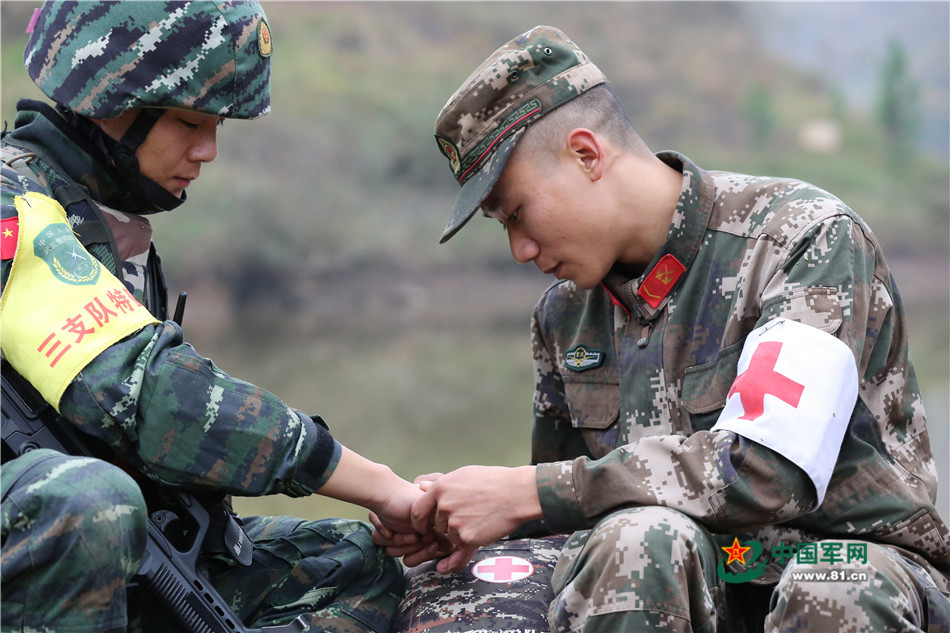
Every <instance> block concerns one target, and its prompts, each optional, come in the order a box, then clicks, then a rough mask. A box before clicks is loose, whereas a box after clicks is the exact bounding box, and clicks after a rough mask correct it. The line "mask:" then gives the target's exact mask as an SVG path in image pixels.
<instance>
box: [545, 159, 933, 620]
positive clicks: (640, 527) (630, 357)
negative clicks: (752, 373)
mask: <svg viewBox="0 0 950 633" xmlns="http://www.w3.org/2000/svg"><path fill="white" fill-rule="evenodd" d="M660 157H661V158H662V159H663V160H664V161H665V162H666V163H668V164H669V165H671V166H673V167H674V168H676V169H677V170H680V171H682V173H683V190H682V194H681V196H680V199H679V203H678V205H677V208H676V211H675V215H674V218H673V223H672V225H671V227H670V231H669V234H668V238H667V242H666V244H664V246H663V248H661V250H660V252H659V253H658V254H657V256H656V259H655V260H654V262H653V264H651V265H650V266H648V267H647V268H646V270H645V272H644V273H643V275H642V276H641V277H639V278H637V279H628V278H625V277H623V276H622V275H620V274H617V273H612V274H611V275H609V276H608V277H607V278H606V279H605V280H604V282H603V284H602V285H601V286H599V287H597V288H595V289H593V290H590V291H581V290H579V289H577V288H576V287H575V286H574V285H573V283H571V282H562V283H557V284H555V285H553V286H552V287H551V288H550V289H549V290H548V291H547V292H546V293H545V294H544V296H543V297H542V298H541V300H540V301H539V303H538V305H537V307H536V310H535V315H534V319H533V336H532V341H533V348H534V362H535V375H536V377H537V383H536V391H535V427H534V433H533V441H532V447H533V453H532V459H533V461H534V462H535V463H538V464H540V466H539V469H538V491H539V495H540V499H541V504H542V507H543V510H544V516H545V520H546V522H547V524H548V526H549V527H551V528H552V529H555V530H557V531H574V530H581V531H579V532H575V533H574V535H573V536H572V538H571V540H570V541H569V543H568V545H567V546H566V547H565V549H564V553H563V556H562V560H561V561H560V563H559V567H558V571H557V573H556V575H557V577H556V578H555V590H556V591H558V592H559V593H560V595H559V597H558V599H557V601H555V603H554V604H553V605H552V612H551V618H552V622H553V623H555V624H556V629H557V630H565V631H566V630H577V627H578V623H579V622H581V623H582V622H583V620H584V619H585V618H591V620H589V621H588V622H587V628H585V629H584V630H585V631H587V630H605V631H607V630H610V631H616V630H646V629H639V628H637V626H648V625H652V626H656V627H660V628H662V630H690V627H692V630H701V631H713V630H716V629H715V624H716V623H715V617H716V611H715V610H714V607H715V606H717V605H718V609H719V613H718V617H720V618H721V619H722V620H723V621H722V622H720V626H719V630H729V631H732V630H735V621H736V620H737V619H741V618H742V617H743V615H744V614H745V613H748V612H750V611H753V610H755V609H756V608H757V607H758V609H759V610H761V609H762V608H763V605H755V604H751V603H749V602H748V601H747V599H743V601H741V602H740V601H732V602H730V603H729V604H726V603H724V602H723V600H722V596H723V593H724V586H725V583H723V582H722V580H720V579H719V578H717V574H716V570H717V568H716V563H715V562H714V561H715V560H716V558H715V557H716V556H720V557H721V556H722V555H723V554H722V551H721V550H720V549H719V548H720V547H722V546H729V545H731V544H732V543H733V539H734V538H736V537H737V538H738V539H739V541H740V542H743V543H747V542H748V541H756V542H758V543H760V544H762V546H763V551H764V552H765V555H763V556H762V557H760V558H759V559H758V560H756V561H746V562H747V564H748V565H750V566H751V565H752V564H753V563H756V564H758V563H762V562H767V563H768V566H767V569H766V570H765V572H764V573H763V574H762V575H761V576H759V577H757V578H756V579H755V580H754V582H756V583H762V584H775V583H776V582H779V588H780V591H779V592H778V594H777V595H778V599H777V602H776V604H775V607H774V609H775V611H776V613H775V614H773V617H774V618H775V620H774V621H770V623H769V624H770V625H771V624H773V623H775V624H777V621H778V619H779V618H780V617H781V614H782V610H783V608H784V607H785V606H786V603H787V602H788V601H798V603H799V604H796V605H795V607H796V608H801V604H800V603H802V601H804V602H805V603H807V602H808V601H811V604H812V605H813V606H814V607H815V608H819V607H823V608H824V609H825V611H823V613H825V614H826V616H825V617H826V618H827V619H825V620H822V621H820V623H819V624H818V627H819V628H817V629H815V628H809V629H801V630H828V631H851V630H854V631H860V630H873V631H878V630H891V629H890V628H884V627H885V622H884V621H882V620H878V619H875V618H878V617H880V610H879V609H876V608H875V607H876V606H879V605H878V604H877V603H879V601H887V600H891V599H893V598H894V595H893V594H892V593H891V592H890V591H889V587H890V584H889V581H885V580H882V579H881V578H880V577H878V576H875V575H874V574H872V578H871V579H870V580H869V581H868V582H865V583H863V584H861V585H857V586H855V587H846V585H847V583H843V582H822V583H818V582H813V583H794V582H792V580H791V575H790V573H789V571H790V570H792V569H796V570H798V569H801V568H802V565H801V564H789V565H788V567H787V569H785V573H784V574H783V573H782V572H783V566H782V565H781V564H779V563H777V562H776V561H775V560H774V559H770V557H769V556H768V553H769V552H772V551H773V549H772V548H773V547H777V546H781V545H791V546H794V545H797V544H800V543H804V542H821V541H826V540H829V539H830V540H839V541H840V540H860V541H867V542H870V543H875V544H879V545H874V546H872V547H871V548H869V549H871V550H872V552H873V556H871V555H869V558H873V559H874V562H873V563H871V562H870V561H869V563H868V564H869V568H871V569H875V570H877V569H881V568H886V569H891V568H896V569H899V570H901V571H900V572H898V573H901V574H904V575H907V576H908V577H909V578H910V580H908V581H907V582H908V583H910V584H911V585H912V586H913V588H914V591H915V592H918V593H919V594H920V595H921V598H922V599H921V605H922V606H918V607H917V611H916V614H917V615H920V614H921V613H923V614H925V616H928V617H929V618H930V619H929V621H928V620H920V621H919V626H920V627H922V628H923V627H926V626H927V625H928V622H929V628H926V629H924V630H930V631H940V630H947V628H946V627H947V626H948V624H950V619H948V618H950V609H948V606H947V602H946V599H945V598H941V597H940V595H939V593H938V591H937V590H939V591H942V592H945V593H946V592H948V591H950V581H948V578H947V575H946V574H947V572H948V571H950V540H948V532H947V528H946V526H945V525H944V522H943V521H942V520H941V518H940V517H939V516H938V515H937V512H936V509H935V508H934V501H935V498H936V488H937V481H936V474H935V471H936V469H935V465H934V461H933V457H932V455H931V452H930V445H929V439H928V435H927V430H926V427H925V421H924V411H923V405H922V402H921V399H920V393H919V390H918V387H917V380H916V377H915V375H914V370H913V365H912V363H911V361H910V359H909V357H908V353H907V331H906V324H905V322H904V313H903V308H902V306H901V302H900V296H899V295H898V293H897V289H896V286H895V284H894V280H893V278H892V277H891V274H890V272H889V270H888V268H887V265H886V263H885V261H884V258H883V256H882V254H881V249H880V246H879V245H878V244H877V242H876V240H875V238H874V236H873V234H872V233H871V231H870V230H869V229H868V228H867V226H866V225H865V224H864V223H863V222H862V221H861V220H860V218H858V217H857V216H856V215H855V214H854V213H853V212H852V211H851V210H850V209H849V208H848V207H847V206H845V205H844V204H843V203H842V202H841V201H840V200H838V199H836V198H834V197H833V196H831V195H830V194H828V193H826V192H824V191H821V190H819V189H817V188H815V187H813V186H810V185H808V184H805V183H802V182H797V181H793V180H779V179H772V178H757V177H752V176H745V175H740V174H732V173H725V172H705V171H703V170H701V169H699V168H698V167H696V166H695V165H694V164H693V163H691V162H690V161H689V160H688V159H686V158H685V157H683V156H681V155H679V154H675V153H664V154H660ZM667 255H672V256H673V257H675V258H676V260H677V261H679V262H681V263H682V264H683V265H684V266H685V270H684V271H683V272H682V273H681V277H680V278H679V279H678V282H673V283H674V285H672V286H671V287H670V288H666V289H664V290H665V291H666V292H668V294H666V295H665V296H664V298H663V300H662V301H661V302H660V303H659V304H658V305H656V306H653V305H651V304H650V302H648V299H649V294H648V293H646V292H643V291H642V289H643V288H644V286H645V285H646V286H647V287H649V286H648V284H649V283H651V282H650V279H651V277H653V276H654V275H656V274H657V273H658V269H662V264H660V262H661V260H662V259H663V258H664V257H666V256H667ZM666 261H670V260H666ZM778 318H786V319H791V320H794V321H798V322H801V323H804V324H808V325H811V326H813V327H815V328H818V329H822V330H826V331H828V332H830V333H833V334H834V335H835V336H836V337H837V338H838V339H839V340H841V341H844V342H845V343H847V345H848V347H849V348H850V349H851V351H852V353H853V354H854V357H855V359H856V362H857V365H858V367H859V373H860V377H861V379H860V395H859V398H858V402H857V404H856V405H855V407H854V411H853V414H852V415H851V420H850V423H849V424H848V427H847V433H846V434H845V437H844V440H843V442H842V444H841V449H840V453H839V455H838V460H837V463H836V465H835V467H834V473H833V476H832V478H831V481H830V483H829V484H828V487H827V492H826V494H825V496H824V500H823V501H822V503H821V505H820V506H819V507H817V508H816V507H815V505H816V493H815V488H814V487H813V485H812V483H811V482H810V481H809V479H808V477H807V475H806V474H805V472H804V471H802V470H801V469H800V468H798V467H797V466H796V465H795V464H793V463H792V462H791V461H789V460H788V459H785V458H783V457H782V456H781V455H779V454H777V453H776V452H775V451H773V450H770V449H769V448H766V447H764V446H762V445H760V444H758V443H756V442H753V441H749V440H747V439H745V438H744V437H741V436H739V435H736V434H735V433H732V432H729V431H725V430H714V429H713V426H714V425H715V424H716V422H717V421H718V419H719V417H720V414H721V412H722V410H723V407H724V405H725V403H726V400H727V396H728V395H729V392H730V389H731V387H732V385H733V384H734V382H735V380H736V374H737V362H738V358H739V352H740V351H741V349H742V347H743V342H744V340H745V338H746V337H747V336H748V335H749V333H750V332H751V331H752V330H754V329H755V328H756V327H758V326H760V325H762V324H765V323H768V322H770V321H773V320H775V319H778ZM579 346H580V347H583V349H585V350H587V351H586V355H587V356H588V357H590V356H591V355H592V354H600V355H601V356H600V357H599V358H598V361H597V362H598V363H599V364H597V365H596V366H594V367H589V368H583V367H578V362H577V360H576V359H577V355H576V353H573V352H574V350H577V349H578V347H579ZM569 363H570V365H573V367H572V366H570V365H569ZM564 460H571V461H564ZM624 508H629V509H624ZM878 547H880V551H877V548H878ZM603 550H606V553H605V552H604V551H603ZM671 552H672V553H673V554H672V556H671V555H670V554H671ZM733 565H734V566H736V567H734V568H732V569H734V570H735V571H745V570H744V569H743V568H742V567H740V566H738V565H739V564H738V562H734V563H733ZM805 567H806V568H807V566H805ZM817 567H828V565H817ZM843 568H844V567H843ZM726 573H730V572H726ZM657 574H660V575H661V576H662V575H664V574H671V577H670V579H669V580H668V581H667V582H655V579H656V578H657ZM671 583H673V584H680V585H685V586H687V587H690V590H689V591H688V592H684V593H683V594H682V595H672V594H670V593H668V587H669V586H671ZM734 589H736V592H737V593H738V594H739V595H742V591H741V590H742V587H734ZM751 591H752V590H750V592H751ZM832 591H834V592H836V593H831V592H832ZM591 592H594V595H591ZM803 592H804V594H803ZM808 592H813V594H809V593H808ZM928 592H930V596H929V600H928V599H926V598H927V593H928ZM803 595H804V597H803ZM764 599H765V600H766V601H767V600H768V594H765V598H764ZM854 605H856V606H857V609H854V608H849V607H852V606H854ZM928 608H929V609H931V610H932V612H931V613H929V614H927V609H928ZM724 609H725V610H724ZM845 609H847V611H844V610H845ZM921 609H922V611H921ZM845 612H846V613H847V614H848V615H849V616H850V617H855V614H863V615H864V616H865V617H866V618H867V619H866V620H864V621H863V622H861V621H855V622H853V623H850V624H849V623H845V622H842V620H841V618H842V613H845ZM893 612H894V613H896V614H897V615H899V616H900V617H905V616H906V617H908V618H909V619H912V618H913V617H914V613H915V611H914V609H912V608H908V609H907V613H903V612H901V610H900V609H899V608H895V609H894V611H893ZM594 616H596V617H594ZM601 620H602V621H601ZM730 620H732V624H731V625H730V624H729V621H730ZM886 624H891V623H886ZM786 626H787V625H786ZM810 626H812V627H815V626H816V623H815V621H811V624H810ZM862 626H863V627H865V628H862ZM849 627H853V628H849ZM767 630H772V629H769V628H768V627H767ZM782 630H789V631H793V630H799V629H797V628H795V627H794V626H792V627H791V628H788V629H784V628H783V629H782ZM907 630H916V629H913V628H909V629H907Z"/></svg>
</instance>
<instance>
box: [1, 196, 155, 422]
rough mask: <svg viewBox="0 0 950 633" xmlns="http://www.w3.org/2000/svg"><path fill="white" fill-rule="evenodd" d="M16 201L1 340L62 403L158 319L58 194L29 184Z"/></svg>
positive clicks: (8, 237)
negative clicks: (76, 225) (85, 242)
mask: <svg viewBox="0 0 950 633" xmlns="http://www.w3.org/2000/svg"><path fill="white" fill-rule="evenodd" d="M14 204H15V205H16V209H17V218H16V222H8V220H4V221H3V227H2V229H3V233H2V237H0V257H2V258H3V259H4V260H6V259H12V260H13V263H12V266H11V268H10V275H9V278H8V279H7V283H6V285H5V286H4V289H3V297H2V298H0V312H2V318H3V327H2V328H0V348H2V350H3V356H4V358H6V359H7V360H8V361H9V362H10V364H11V365H13V367H14V369H16V370H17V371H18V372H20V373H21V374H22V375H23V376H24V377H25V378H26V379H27V380H29V381H30V383H31V384H32V385H33V386H34V387H36V390H37V391H39V392H40V394H42V396H43V398H44V399H45V400H46V401H47V402H49V403H50V404H52V405H53V407H54V408H56V409H57V410H58V409H59V401H60V399H61V398H62V396H63V392H64V391H65V390H66V387H67V386H68V385H69V383H70V382H71V381H72V379H73V378H74V377H75V376H76V375H77V374H78V373H79V372H80V371H82V369H83V367H85V366H86V365H87V364H88V363H89V362H90V361H91V360H92V359H93V358H95V357H96V356H98V355H99V354H100V353H102V351H103V350H104V349H106V348H107V347H109V346H110V345H112V344H113V343H115V342H117V341H119V340H121V339H122V338H124V337H126V336H128V335H129V334H132V333H133V332H136V331H138V330H139V329H141V328H142V327H143V326H145V325H148V324H150V323H158V321H157V320H156V319H155V317H153V316H152V315H151V314H149V312H148V310H146V309H145V308H144V307H143V306H142V304H140V303H139V302H138V301H136V300H135V298H134V297H133V296H132V295H131V294H130V293H129V291H128V290H127V289H126V287H125V285H123V283H122V282H121V281H119V279H117V278H116V277H115V276H114V275H113V274H112V273H110V272H109V271H108V270H107V269H106V268H104V267H103V266H102V264H100V263H99V261H98V260H96V259H95V258H94V257H93V256H92V255H91V254H90V253H89V252H88V251H86V249H85V248H83V246H82V244H80V242H79V240H78V239H76V236H75V235H74V234H73V231H72V228H71V227H70V226H69V222H67V220H66V212H65V211H64V210H63V207H62V206H60V204H59V203H58V202H56V200H54V199H52V198H50V197H48V196H45V195H43V194H40V193H35V192H29V193H26V194H24V195H22V196H17V197H16V198H14ZM9 219H10V220H12V219H13V218H9Z"/></svg>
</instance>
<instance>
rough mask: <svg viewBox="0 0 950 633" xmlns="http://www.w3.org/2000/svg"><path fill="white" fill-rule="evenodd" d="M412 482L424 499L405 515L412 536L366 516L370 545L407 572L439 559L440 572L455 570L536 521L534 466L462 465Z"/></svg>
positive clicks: (401, 522) (539, 508)
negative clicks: (484, 548) (370, 527)
mask: <svg viewBox="0 0 950 633" xmlns="http://www.w3.org/2000/svg"><path fill="white" fill-rule="evenodd" d="M415 483H416V485H417V486H419V489H420V490H421V491H422V493H423V494H421V495H420V496H419V497H418V498H417V499H416V500H415V501H414V502H413V504H412V507H411V509H410V511H409V523H410V524H411V526H412V531H402V530H401V529H400V528H398V527H396V528H394V529H391V528H392V527H393V526H394V525H397V524H398V525H405V523H404V522H403V521H397V522H393V521H381V520H380V517H379V516H377V515H376V514H372V513H371V514H370V521H371V522H372V523H373V525H374V526H375V528H376V530H375V531H374V532H373V541H374V542H375V543H376V544H377V545H379V546H381V547H385V548H386V551H387V553H389V555H390V556H394V557H402V558H403V562H404V563H405V564H406V565H408V566H410V567H412V566H415V565H419V564H421V563H424V562H426V561H428V560H433V559H437V558H438V559H441V560H439V563H438V564H437V565H436V569H437V570H438V571H439V572H440V573H443V574H447V573H451V572H455V571H460V570H462V569H464V568H465V566H466V565H467V564H468V563H469V561H470V560H471V559H472V556H474V554H475V552H476V551H478V548H479V547H480V546H482V545H488V544H490V543H493V542H495V541H497V540H498V539H500V538H502V537H504V536H507V535H508V534H510V533H511V532H512V531H514V530H515V529H516V528H517V527H518V526H519V525H521V524H522V523H523V522H525V521H527V520H530V519H535V518H540V517H541V504H540V502H539V500H538V493H537V485H536V483H535V468H534V466H520V467H517V468H506V467H502V466H465V467H463V468H459V469H458V470H455V471H452V472H450V473H448V474H444V475H443V474H442V473H431V474H428V475H420V476H419V477H416V479H415ZM387 526H390V527H387Z"/></svg>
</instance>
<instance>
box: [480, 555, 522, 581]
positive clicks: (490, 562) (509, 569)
mask: <svg viewBox="0 0 950 633" xmlns="http://www.w3.org/2000/svg"><path fill="white" fill-rule="evenodd" d="M533 573H534V565H532V564H531V563H529V562H528V561H526V560H525V559H523V558H518V557H516V556H497V557H495V558H486V559H485V560H483V561H481V562H479V563H478V564H476V565H475V566H474V567H472V574H473V575H474V576H475V577H476V578H478V579H479V580H484V581H486V582H512V581H515V580H522V579H524V578H527V577H528V576H530V575H531V574H533Z"/></svg>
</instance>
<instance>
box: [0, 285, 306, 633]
mask: <svg viewBox="0 0 950 633" xmlns="http://www.w3.org/2000/svg"><path fill="white" fill-rule="evenodd" d="M182 294H184V293H182ZM182 306H183V301H181V300H179V305H178V308H179V309H178V310H177V311H176V315H175V317H176V320H178V321H179V323H180V319H181V314H180V311H181V307H182ZM0 365H2V367H0V379H2V393H0V402H2V407H0V412H2V420H0V430H2V436H3V461H7V460H8V459H12V458H14V457H18V456H20V455H22V454H24V453H26V452H28V451H31V450H33V449H36V448H50V449H53V450H56V451H59V452H61V453H64V454H66V455H78V456H87V457H95V458H98V459H105V460H106V461H112V452H111V451H110V450H109V449H108V447H106V446H105V445H104V444H102V443H101V442H98V440H96V439H95V438H93V437H91V436H88V435H86V434H84V433H82V432H81V431H80V430H79V429H77V428H76V427H75V426H74V425H73V424H71V423H70V422H69V421H68V420H66V419H65V418H63V417H62V416H60V415H59V414H58V413H57V412H56V410H55V409H53V407H52V406H50V404H49V403H47V402H46V401H45V400H44V399H43V397H42V396H41V395H40V394H39V393H38V392H37V391H36V389H34V388H33V386H32V385H31V384H30V383H29V382H28V381H27V380H26V379H24V378H23V377H22V376H20V374H19V373H17V371H16V370H15V369H13V367H12V366H11V365H10V364H9V363H8V362H7V361H6V360H5V359H4V360H0ZM136 481H137V482H138V483H139V486H140V487H142V492H143V494H144V495H145V499H146V504H147V506H148V511H149V516H148V541H147V544H146V547H145V557H144V559H143V562H142V564H141V566H140V567H139V569H138V571H137V572H136V574H135V576H134V577H133V579H132V582H131V583H130V587H134V586H137V587H142V588H143V589H144V590H145V592H146V594H147V595H148V597H150V598H154V599H155V600H157V601H158V602H159V603H160V604H162V605H163V606H164V607H165V608H166V610H167V611H168V612H169V613H170V614H171V615H172V617H174V618H175V620H176V621H177V622H178V624H179V625H180V626H181V627H183V631H185V632H187V633H299V632H300V631H303V630H304V629H305V628H307V626H308V622H307V621H306V619H305V618H304V616H302V615H301V616H298V617H297V618H296V619H295V620H293V621H292V622H289V623H288V624H284V625H278V626H265V627H260V628H248V627H246V626H244V624H243V623H242V622H241V620H240V618H238V617H237V615H235V613H234V611H233V610H232V609H231V607H230V606H229V605H228V603H227V602H225V600H224V598H222V597H221V595H220V594H219V593H218V592H217V590H215V588H214V587H213V586H212V585H211V582H210V581H209V580H208V579H207V578H206V577H205V576H204V575H202V573H201V571H200V567H201V563H202V560H201V555H202V552H209V551H210V552H214V553H218V552H227V553H228V554H230V555H231V556H232V558H234V559H235V560H236V561H238V563H240V564H244V565H248V564H250V561H251V554H252V548H253V543H251V542H250V539H248V538H247V535H246V534H244V530H243V529H242V528H241V527H240V524H239V523H238V522H237V520H236V518H235V517H234V515H233V514H232V513H230V512H229V510H228V509H227V507H226V506H225V505H224V504H223V503H222V500H221V499H220V498H217V499H214V500H209V499H205V498H202V497H199V496H198V495H196V494H192V493H188V492H182V491H178V490H169V489H164V488H161V487H159V486H158V485H157V484H154V483H152V482H150V481H149V480H147V479H146V478H144V477H141V476H138V477H136ZM212 516H213V517H214V519H215V520H216V521H217V522H218V523H215V522H214V521H212ZM222 522H223V525H224V527H223V529H215V528H216V526H217V525H218V524H220V523H222Z"/></svg>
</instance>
